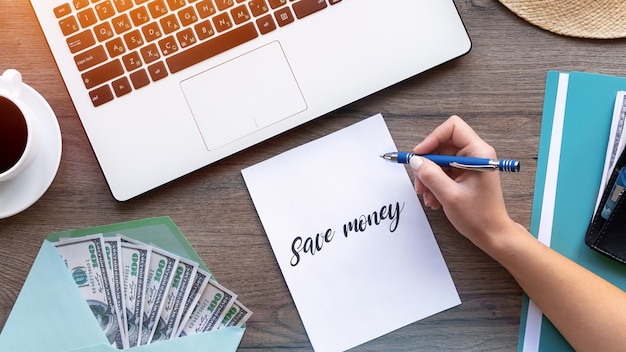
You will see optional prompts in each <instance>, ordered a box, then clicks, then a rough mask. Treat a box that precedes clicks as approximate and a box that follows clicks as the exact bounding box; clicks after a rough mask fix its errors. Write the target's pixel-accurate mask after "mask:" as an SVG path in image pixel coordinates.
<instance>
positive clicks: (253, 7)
mask: <svg viewBox="0 0 626 352" xmlns="http://www.w3.org/2000/svg"><path fill="white" fill-rule="evenodd" d="M248 7H250V12H252V16H254V17H258V16H261V15H262V14H264V13H266V12H267V11H269V8H268V7H267V3H266V2H265V0H250V1H249V2H248Z"/></svg>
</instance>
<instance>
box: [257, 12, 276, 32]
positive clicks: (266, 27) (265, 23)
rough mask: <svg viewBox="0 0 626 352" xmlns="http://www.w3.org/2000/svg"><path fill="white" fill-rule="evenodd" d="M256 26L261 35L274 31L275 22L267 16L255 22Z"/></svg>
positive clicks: (269, 15) (270, 16)
mask: <svg viewBox="0 0 626 352" xmlns="http://www.w3.org/2000/svg"><path fill="white" fill-rule="evenodd" d="M256 25H257V27H259V32H261V34H267V33H269V32H271V31H273V30H275V29H276V22H274V17H272V15H271V14H267V15H265V16H263V17H261V18H259V19H257V20H256Z"/></svg>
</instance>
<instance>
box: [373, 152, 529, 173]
mask: <svg viewBox="0 0 626 352" xmlns="http://www.w3.org/2000/svg"><path fill="white" fill-rule="evenodd" d="M414 155H415V154H414V153H411V152H393V153H385V154H383V155H381V156H380V157H381V158H383V159H385V160H389V161H395V162H398V163H401V164H408V163H409V161H410V160H411V157H412V156H414ZM419 156H421V157H422V158H426V159H428V160H430V161H432V162H434V163H435V164H437V165H439V166H442V167H454V168H457V169H464V170H474V171H494V170H500V171H509V172H517V171H519V170H520V163H519V161H517V160H510V159H502V160H492V159H485V158H470V157H464V156H451V155H437V154H422V155H419Z"/></svg>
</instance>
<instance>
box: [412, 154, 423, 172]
mask: <svg viewBox="0 0 626 352" xmlns="http://www.w3.org/2000/svg"><path fill="white" fill-rule="evenodd" d="M423 163H424V161H423V160H422V158H420V157H419V156H413V157H411V160H409V165H411V168H412V169H413V170H415V171H417V170H418V169H419V168H420V167H421V166H422V164H423Z"/></svg>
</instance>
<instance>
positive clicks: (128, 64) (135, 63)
mask: <svg viewBox="0 0 626 352" xmlns="http://www.w3.org/2000/svg"><path fill="white" fill-rule="evenodd" d="M122 62H123V63H124V67H125V68H126V71H128V72H131V71H134V70H136V69H138V68H140V67H141V65H143V63H142V62H141V57H140V56H139V53H138V52H136V51H133V52H132V53H130V54H126V55H124V56H122Z"/></svg>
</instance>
